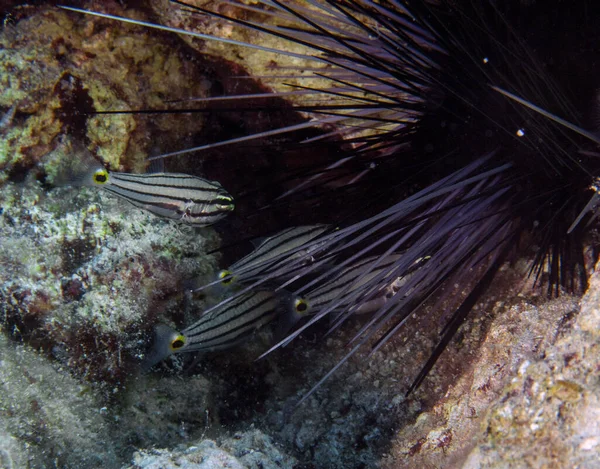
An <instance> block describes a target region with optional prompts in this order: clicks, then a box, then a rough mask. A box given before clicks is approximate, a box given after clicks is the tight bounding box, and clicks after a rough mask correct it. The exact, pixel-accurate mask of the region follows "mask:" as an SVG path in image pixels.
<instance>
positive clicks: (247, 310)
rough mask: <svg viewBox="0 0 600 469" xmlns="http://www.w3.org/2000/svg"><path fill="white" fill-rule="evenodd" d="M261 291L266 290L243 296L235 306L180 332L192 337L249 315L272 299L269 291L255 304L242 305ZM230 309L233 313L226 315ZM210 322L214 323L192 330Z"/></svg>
mask: <svg viewBox="0 0 600 469" xmlns="http://www.w3.org/2000/svg"><path fill="white" fill-rule="evenodd" d="M261 293H266V292H256V293H252V294H251V296H250V297H248V298H244V301H242V302H240V303H239V304H237V305H235V306H237V308H236V307H234V306H231V307H229V308H225V309H224V310H223V311H221V312H219V314H218V315H216V316H213V317H211V318H210V321H203V322H202V323H200V324H199V323H196V324H193V325H191V326H190V327H188V328H186V329H184V330H183V331H182V333H183V334H185V336H186V337H188V338H193V337H196V336H198V335H202V334H207V333H208V332H210V331H213V330H216V329H218V328H220V327H223V326H224V325H226V324H230V323H231V322H232V321H235V320H236V319H239V318H240V317H243V316H246V315H248V316H250V315H251V313H252V312H253V311H254V310H256V309H257V308H260V307H261V306H263V305H264V304H266V303H268V302H270V301H273V300H274V297H273V295H272V294H271V293H269V294H268V296H267V297H266V298H264V299H262V300H259V301H258V302H257V303H256V304H253V305H251V306H249V307H248V308H245V307H244V305H245V304H246V303H248V302H251V301H252V300H253V299H254V298H255V297H256V296H257V295H261ZM226 306H230V305H229V304H227V305H226ZM237 309H239V312H235V311H236V310H237ZM232 311H234V314H233V315H231V316H227V313H231V312H232ZM222 316H225V317H223V318H222V320H219V321H217V319H219V318H221V317H222ZM210 322H215V323H216V324H215V325H212V326H210V327H206V328H205V329H202V330H201V331H198V332H194V331H195V330H196V329H198V328H199V327H200V326H202V325H206V324H209V323H210Z"/></svg>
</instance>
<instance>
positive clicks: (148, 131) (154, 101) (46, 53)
mask: <svg viewBox="0 0 600 469" xmlns="http://www.w3.org/2000/svg"><path fill="white" fill-rule="evenodd" d="M24 12H25V13H24V14H23V15H22V16H24V17H23V18H22V19H21V20H20V21H18V22H17V23H16V24H14V25H11V26H8V27H6V28H4V30H3V31H2V33H1V34H0V86H1V87H2V89H3V93H2V95H1V96H0V111H2V110H3V111H4V112H6V110H8V109H10V107H11V106H13V105H16V110H17V112H16V114H15V118H14V119H13V122H12V123H11V125H10V126H9V128H8V129H5V130H4V135H3V141H2V144H1V145H0V170H2V171H3V174H2V180H6V179H7V178H8V179H10V177H11V176H12V175H13V174H14V172H15V171H17V170H18V171H23V170H25V171H27V170H29V169H31V168H33V167H35V166H36V165H38V163H40V162H41V164H42V168H43V169H45V170H47V171H48V172H49V173H52V172H56V169H54V168H44V166H45V164H46V163H45V162H44V161H43V157H44V156H45V155H47V154H48V153H49V152H50V151H53V150H55V149H56V148H57V145H58V144H59V142H60V140H61V137H62V135H69V136H70V137H71V138H73V139H75V140H78V141H80V142H82V143H84V144H85V145H86V146H87V147H88V148H89V149H90V150H91V151H92V152H93V153H94V154H95V155H96V156H97V157H98V158H99V159H101V160H102V161H104V162H105V163H106V164H107V165H108V166H109V167H110V168H112V169H119V170H134V171H143V170H144V169H145V166H146V163H145V159H146V158H147V155H148V153H149V152H154V153H157V152H165V151H171V150H173V149H181V147H180V140H181V137H182V136H183V135H185V136H188V135H191V134H193V133H195V132H199V131H200V130H201V128H202V123H203V119H202V117H201V116H198V117H196V118H195V119H189V118H185V117H177V116H175V117H173V116H168V117H163V116H144V115H139V114H138V115H132V114H111V115H102V114H96V112H98V111H131V110H136V109H164V108H165V106H166V104H165V101H166V100H177V99H183V98H188V97H202V96H203V95H204V92H205V89H206V87H205V85H203V84H202V83H203V80H202V79H199V77H202V74H203V70H202V69H201V68H200V66H199V65H197V64H196V63H195V62H190V61H187V60H186V58H185V57H184V55H183V54H184V52H183V51H182V48H181V45H179V44H178V42H177V39H176V38H175V37H174V36H172V35H164V34H157V33H156V32H155V31H150V30H147V29H144V28H140V27H129V26H126V25H123V24H119V23H116V22H111V21H106V20H101V19H98V18H91V17H85V16H82V15H78V14H74V13H68V12H65V11H62V10H58V9H47V8H41V9H40V8H28V9H25V10H24ZM116 13H120V14H125V12H123V11H120V12H116ZM126 14H129V15H131V16H139V15H138V14H137V13H136V12H134V11H129V12H127V13H126ZM26 15H29V16H26ZM185 105H186V104H185V103H184V104H183V105H182V106H185ZM179 107H181V106H179Z"/></svg>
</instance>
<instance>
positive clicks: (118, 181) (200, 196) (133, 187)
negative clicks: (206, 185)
mask: <svg viewBox="0 0 600 469" xmlns="http://www.w3.org/2000/svg"><path fill="white" fill-rule="evenodd" d="M111 185H112V186H115V187H118V188H120V189H122V190H125V191H128V192H131V193H133V194H138V195H140V196H142V197H164V198H168V199H171V200H178V201H181V202H188V201H192V202H194V203H197V204H210V203H214V202H215V197H214V193H215V191H214V190H213V189H212V188H211V189H210V190H205V189H199V188H197V187H187V186H176V185H172V184H164V185H158V184H148V183H140V182H138V181H130V180H128V179H122V178H120V177H113V174H112V173H111V174H110V175H109V182H108V184H106V185H105V186H104V187H105V188H108V187H110V186H111ZM218 191H224V190H223V188H219V189H218ZM131 198H136V197H134V196H131ZM138 200H141V198H140V197H138Z"/></svg>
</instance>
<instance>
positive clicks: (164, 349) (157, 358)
mask: <svg viewBox="0 0 600 469" xmlns="http://www.w3.org/2000/svg"><path fill="white" fill-rule="evenodd" d="M180 337H182V336H181V334H180V333H179V332H177V331H176V330H175V329H173V328H171V327H169V326H167V325H165V324H157V325H156V326H155V327H154V337H153V338H152V343H151V345H150V348H149V349H148V351H147V352H146V353H145V354H144V358H143V359H142V362H141V364H140V368H141V370H142V372H144V373H145V372H147V371H149V370H150V368H152V367H153V366H154V365H156V364H157V363H159V362H161V361H163V360H164V359H165V358H167V357H168V356H169V355H172V354H173V353H175V349H174V347H173V343H174V342H175V341H177V340H180V341H181V340H182V339H180Z"/></svg>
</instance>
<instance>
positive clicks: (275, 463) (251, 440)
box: [124, 430, 296, 469]
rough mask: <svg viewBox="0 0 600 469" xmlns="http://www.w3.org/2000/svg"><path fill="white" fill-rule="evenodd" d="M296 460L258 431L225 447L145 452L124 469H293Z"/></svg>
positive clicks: (196, 446)
mask: <svg viewBox="0 0 600 469" xmlns="http://www.w3.org/2000/svg"><path fill="white" fill-rule="evenodd" d="M295 463H296V461H295V460H294V458H292V457H290V456H287V455H285V454H283V453H282V452H281V451H280V450H278V449H277V448H276V447H275V446H274V445H273V443H272V442H271V439H270V438H269V437H268V436H266V435H264V434H263V433H262V432H260V431H258V430H249V431H247V432H240V433H236V434H235V436H234V437H231V438H227V439H225V440H224V441H223V442H221V444H217V443H216V442H214V441H212V440H202V441H200V442H198V443H196V444H194V445H191V446H187V447H184V448H181V449H175V450H164V449H153V450H142V451H138V452H136V453H135V455H134V458H133V464H132V465H131V466H127V468H124V469H175V468H188V469H279V468H292V467H294V464H295Z"/></svg>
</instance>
